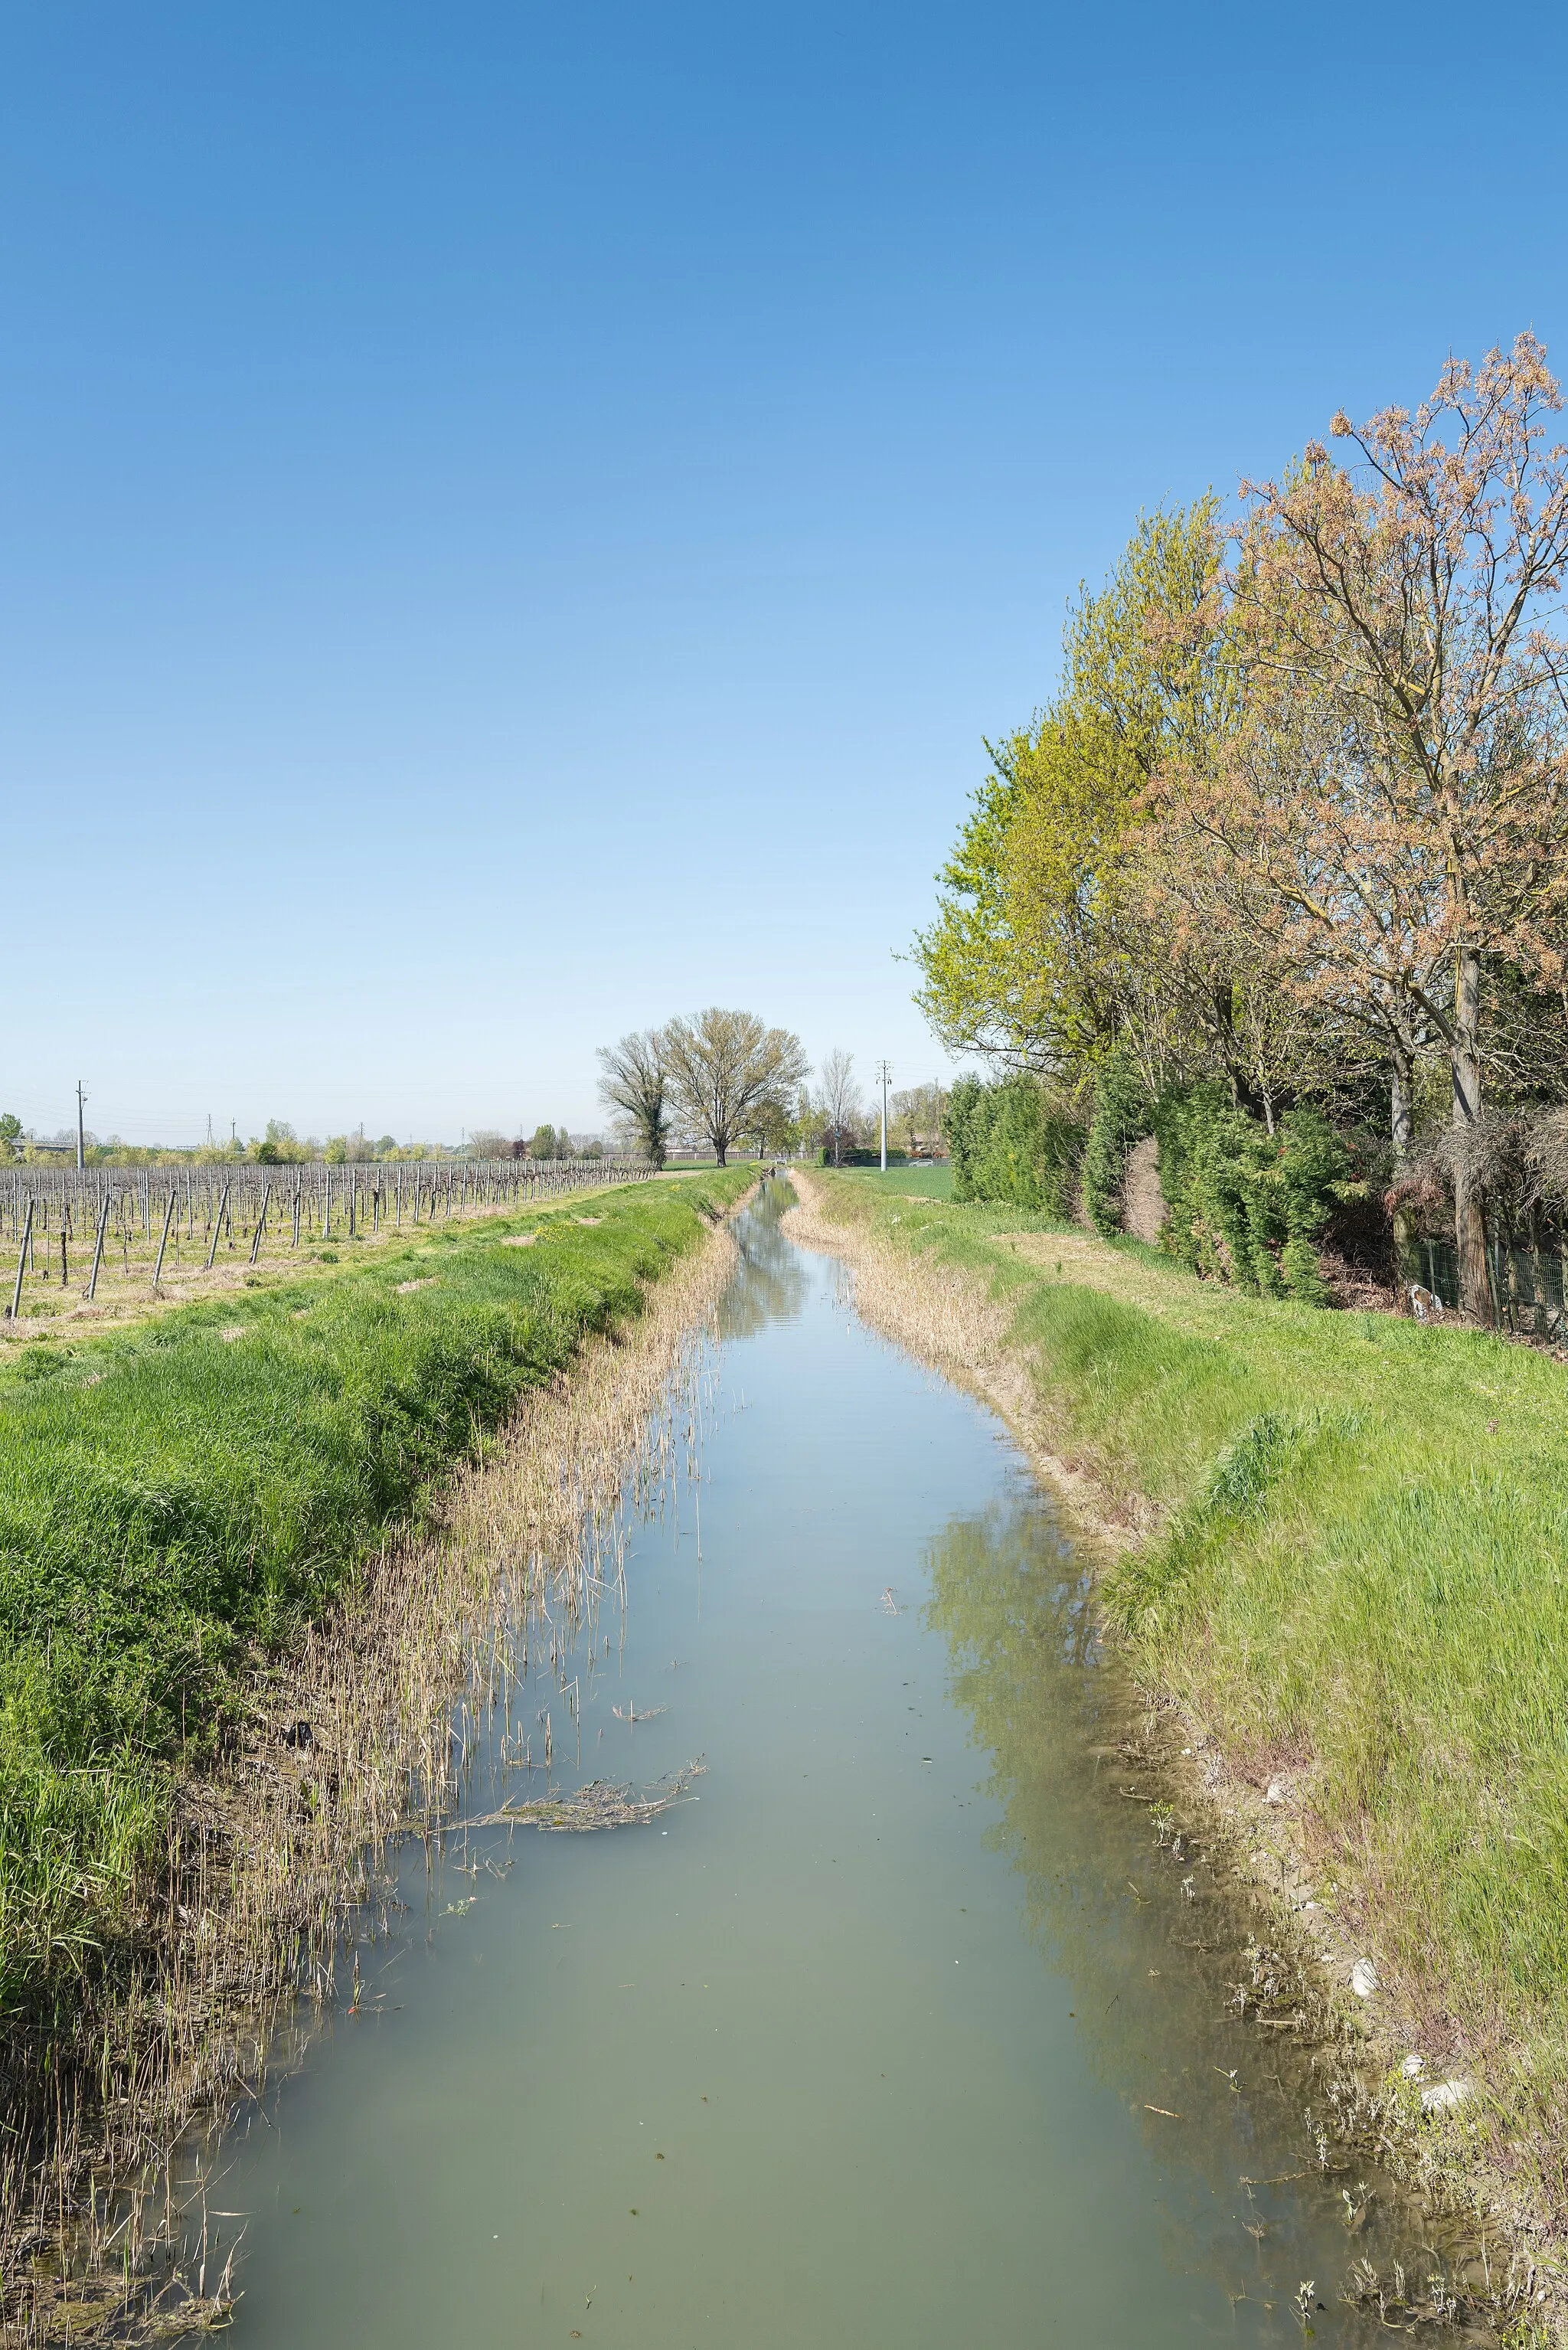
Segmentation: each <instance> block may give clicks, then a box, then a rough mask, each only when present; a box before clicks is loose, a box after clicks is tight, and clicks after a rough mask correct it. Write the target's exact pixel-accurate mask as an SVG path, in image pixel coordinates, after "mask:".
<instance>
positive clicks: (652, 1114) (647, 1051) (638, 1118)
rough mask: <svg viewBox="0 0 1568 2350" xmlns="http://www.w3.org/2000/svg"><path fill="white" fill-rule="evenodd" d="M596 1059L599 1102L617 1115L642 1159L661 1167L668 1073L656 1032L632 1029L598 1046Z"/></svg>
mask: <svg viewBox="0 0 1568 2350" xmlns="http://www.w3.org/2000/svg"><path fill="white" fill-rule="evenodd" d="M598 1058H599V1066H600V1067H601V1068H602V1069H603V1071H604V1075H603V1076H602V1077H600V1079H599V1097H600V1099H601V1100H602V1101H604V1102H605V1103H606V1104H607V1106H608V1107H610V1108H611V1109H614V1110H618V1111H619V1112H620V1115H621V1117H622V1118H624V1119H625V1120H626V1123H627V1124H628V1127H629V1128H630V1129H631V1132H632V1135H633V1138H634V1139H635V1140H636V1143H637V1147H638V1149H639V1150H640V1151H641V1153H642V1155H643V1157H644V1158H645V1159H648V1160H649V1162H650V1163H651V1164H652V1165H653V1166H655V1167H662V1166H663V1164H664V1159H665V1152H666V1150H667V1149H668V1147H669V1142H670V1114H669V1097H670V1073H669V1070H668V1069H667V1067H666V1066H665V1059H664V1040H663V1037H662V1036H661V1035H660V1033H659V1030H658V1029H657V1028H644V1029H642V1030H641V1031H640V1032H639V1031H638V1030H636V1029H634V1030H633V1031H632V1032H631V1034H630V1035H627V1036H623V1037H622V1038H621V1040H620V1043H619V1044H618V1045H600V1046H599V1052H598Z"/></svg>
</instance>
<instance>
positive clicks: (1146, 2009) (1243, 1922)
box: [927, 1478, 1442, 2339]
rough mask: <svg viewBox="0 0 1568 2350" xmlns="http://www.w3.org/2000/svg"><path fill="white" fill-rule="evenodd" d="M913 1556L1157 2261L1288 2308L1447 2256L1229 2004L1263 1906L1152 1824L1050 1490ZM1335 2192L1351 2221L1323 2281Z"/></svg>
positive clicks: (1126, 1698) (1270, 2025)
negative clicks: (1148, 2199)
mask: <svg viewBox="0 0 1568 2350" xmlns="http://www.w3.org/2000/svg"><path fill="white" fill-rule="evenodd" d="M929 1566H930V1576H931V1587H932V1596H931V1598H930V1601H929V1606H928V1608H927V1620H928V1622H929V1626H930V1627H931V1628H932V1629H933V1630H935V1631H938V1632H940V1634H941V1636H942V1638H944V1640H945V1641H946V1643H947V1647H948V1652H949V1656H950V1662H951V1669H952V1678H951V1684H950V1689H951V1695H952V1697H953V1699H954V1700H955V1701H956V1703H957V1704H958V1705H959V1706H960V1707H961V1708H962V1710H963V1711H964V1713H965V1714H966V1715H967V1716H968V1719H969V1723H970V1728H971V1741H972V1742H973V1743H974V1745H976V1746H977V1747H979V1748H981V1750H983V1751H984V1752H986V1754H987V1755H988V1757H989V1759H990V1762H991V1766H992V1767H991V1771H990V1775H989V1778H988V1780H987V1782H986V1792H987V1793H988V1794H989V1795H990V1796H991V1797H992V1800H993V1802H994V1803H995V1804H997V1805H998V1806H999V1810H1000V1817H999V1819H998V1820H997V1822H996V1824H995V1825H993V1827H992V1829H991V1830H990V1832H989V1833H990V1839H991V1841H992V1844H993V1846H994V1847H995V1848H996V1849H998V1850H1000V1851H1002V1852H1004V1853H1006V1854H1008V1855H1010V1856H1011V1857H1012V1865H1013V1867H1014V1868H1015V1870H1016V1871H1017V1873H1018V1875H1019V1877H1020V1878H1021V1879H1022V1882H1023V1898H1024V1910H1025V1915H1026V1917H1027V1919H1028V1923H1029V1927H1030V1929H1031V1932H1032V1933H1033V1936H1034V1937H1035V1938H1036V1939H1037V1942H1038V1943H1039V1945H1040V1946H1041V1947H1042V1949H1043V1950H1044V1953H1045V1954H1046V1956H1047V1958H1048V1960H1049V1963H1050V1964H1051V1965H1052V1966H1053V1968H1054V1969H1055V1970H1059V1971H1060V1972H1062V1973H1064V1974H1065V1975H1066V1976H1067V1977H1068V1978H1069V1980H1070V1981H1071V1982H1072V1984H1073V1987H1074V2002H1073V2004H1074V2014H1075V2022H1076V2023H1077V2027H1078V2031H1079V2033H1080V2034H1081V2036H1082V2038H1083V2040H1084V2042H1085V2043H1086V2046H1087V2050H1088V2053H1089V2056H1090V2059H1091V2062H1092V2064H1093V2066H1094V2069H1095V2072H1096V2074H1097V2076H1098V2077H1099V2079H1100V2080H1101V2081H1103V2082H1104V2083H1105V2084H1106V2085H1107V2086H1108V2087H1110V2088H1111V2089H1113V2090H1114V2091H1115V2093H1116V2095H1118V2096H1119V2097H1120V2098H1121V2099H1122V2100H1123V2101H1124V2102H1125V2104H1126V2105H1127V2108H1128V2110H1129V2111H1130V2113H1131V2114H1132V2115H1133V2116H1135V2117H1136V2119H1137V2122H1138V2124H1139V2126H1140V2129H1141V2135H1142V2137H1143V2139H1144V2142H1145V2144H1146V2147H1147V2149H1148V2152H1149V2154H1150V2156H1151V2158H1153V2159H1154V2161H1155V2162H1156V2163H1157V2164H1158V2167H1159V2169H1160V2171H1161V2173H1162V2175H1163V2194H1162V2201H1161V2208H1160V2209H1159V2210H1158V2222H1157V2223H1158V2227H1159V2230H1160V2231H1161V2237H1162V2249H1163V2251H1164V2252H1165V2256H1166V2258H1167V2259H1168V2262H1169V2263H1170V2265H1171V2268H1172V2270H1173V2271H1174V2272H1178V2273H1179V2272H1193V2271H1197V2272H1200V2273H1203V2274H1207V2275H1209V2276H1210V2277H1211V2278H1213V2279H1214V2280H1215V2281H1216V2282H1218V2283H1219V2284H1220V2287H1221V2288H1222V2290H1223V2291H1224V2293H1225V2294H1226V2295H1227V2297H1228V2298H1229V2299H1230V2301H1231V2303H1232V2304H1233V2305H1235V2306H1238V2307H1239V2306H1240V2304H1241V2303H1246V2302H1256V2301H1258V2300H1260V2299H1261V2300H1263V2301H1267V2302H1272V2303H1273V2304H1274V2305H1275V2307H1276V2308H1283V2307H1286V2306H1288V2304H1289V2303H1290V2301H1291V2297H1292V2295H1293V2293H1295V2291H1296V2289H1297V2287H1298V2285H1299V2283H1300V2282H1301V2280H1302V2278H1303V2275H1310V2274H1312V2273H1313V2271H1314V2268H1315V2269H1316V2272H1317V2274H1318V2277H1319V2280H1320V2292H1326V2294H1327V2298H1328V2299H1329V2300H1330V2301H1332V2300H1333V2299H1334V2294H1335V2293H1337V2290H1338V2286H1339V2282H1340V2277H1341V2275H1343V2273H1344V2272H1345V2271H1347V2270H1348V2269H1349V2267H1350V2265H1351V2263H1352V2262H1354V2261H1355V2259H1356V2258H1358V2257H1366V2258H1369V2259H1371V2260H1372V2261H1373V2262H1376V2264H1377V2265H1378V2266H1379V2268H1382V2267H1383V2266H1384V2264H1385V2262H1392V2260H1393V2259H1394V2258H1396V2257H1398V2256H1401V2255H1402V2256H1403V2258H1404V2259H1405V2261H1406V2262H1407V2264H1408V2263H1409V2262H1411V2260H1412V2256H1413V2254H1414V2256H1415V2258H1416V2259H1417V2262H1421V2263H1422V2265H1421V2267H1420V2269H1419V2271H1418V2272H1419V2273H1420V2274H1422V2275H1424V2274H1425V2273H1426V2272H1427V2270H1428V2269H1430V2268H1432V2267H1436V2266H1441V2265H1442V2262H1441V2260H1440V2257H1439V2254H1438V2251H1437V2250H1436V2249H1435V2248H1432V2247H1423V2246H1421V2245H1420V2244H1419V2242H1417V2243H1415V2244H1413V2243H1412V2216H1413V2215H1412V2214H1411V2212H1410V2210H1409V2209H1408V2206H1407V2205H1405V2204H1402V2203H1401V2202H1399V2201H1398V2200H1397V2198H1396V2196H1395V2194H1394V2192H1393V2191H1392V2189H1391V2186H1390V2182H1389V2181H1388V2180H1386V2178H1384V2177H1383V2176H1382V2175H1381V2174H1379V2173H1378V2171H1377V2170H1376V2168H1372V2167H1369V2166H1368V2164H1367V2163H1366V2161H1365V2159H1361V2158H1354V2157H1349V2156H1347V2155H1346V2153H1345V2150H1344V2149H1343V2147H1341V2146H1340V2145H1339V2144H1338V2143H1336V2142H1335V2141H1334V2137H1333V2135H1332V2131H1330V2133H1329V2143H1328V2144H1327V2145H1326V2147H1325V2145H1324V2142H1323V2138H1322V2135H1321V2133H1322V2132H1323V2130H1324V2125H1325V2123H1326V2122H1328V2121H1329V2120H1330V2119H1331V2114H1330V2109H1329V2106H1328V2103H1327V2091H1328V2073H1327V2067H1326V2065H1325V2064H1323V2063H1320V2062H1318V2061H1316V2060H1314V2055H1313V2054H1312V2052H1311V2051H1309V2050H1307V2049H1303V2047H1302V2045H1301V2044H1300V2042H1299V2040H1298V2039H1297V2037H1296V2035H1295V2033H1293V2032H1292V2031H1290V2030H1289V2029H1288V2028H1282V2022H1280V2021H1278V2020H1276V2019H1275V2018H1273V2017H1271V2016H1270V2015H1269V2014H1268V2013H1266V2012H1265V2013H1264V2014H1263V2016H1262V2020H1261V2021H1257V2022H1244V2021H1243V2020H1242V2017H1241V2012H1240V2010H1239V2006H1238V1999H1237V1991H1238V1986H1239V1985H1241V1984H1245V1985H1247V1987H1248V1989H1249V1991H1251V1988H1252V1981H1253V1975H1254V1968H1253V1965H1252V1963H1251V1961H1252V1959H1253V1957H1254V1955H1255V1951H1254V1950H1253V1948H1252V1947H1251V1945H1250V1941H1249V1936H1250V1932H1251V1929H1253V1928H1254V1927H1255V1928H1256V1929H1257V1930H1260V1931H1261V1930H1262V1919H1261V1918H1260V1917H1259V1916H1258V1914H1257V1913H1255V1912H1254V1913H1252V1914H1251V1916H1249V1913H1248V1909H1247V1908H1246V1907H1244V1906H1243V1905H1244V1903H1245V1902H1246V1900H1247V1897H1246V1896H1245V1894H1244V1893H1243V1892H1242V1890H1241V1888H1240V1887H1238V1886H1237V1884H1236V1882H1235V1880H1234V1877H1233V1875H1232V1874H1231V1871H1230V1869H1229V1867H1228V1866H1227V1864H1226V1861H1225V1858H1224V1856H1223V1854H1222V1853H1217V1854H1215V1855H1213V1856H1210V1853H1209V1852H1208V1851H1207V1850H1206V1849H1205V1847H1204V1845H1203V1844H1202V1842H1201V1841H1200V1842H1199V1845H1198V1846H1197V1848H1196V1849H1194V1848H1193V1847H1192V1846H1190V1845H1189V1843H1188V1842H1187V1841H1186V1839H1185V1838H1183V1837H1181V1836H1179V1835H1178V1833H1177V1831H1176V1829H1175V1827H1174V1825H1168V1827H1167V1829H1166V1833H1165V1835H1164V1837H1163V1839H1162V1837H1161V1835H1160V1816H1159V1814H1158V1812H1156V1811H1153V1810H1152V1809H1151V1800H1152V1796H1153V1794H1155V1793H1157V1790H1155V1789H1153V1788H1151V1783H1150V1781H1149V1777H1148V1773H1147V1769H1146V1768H1144V1767H1141V1766H1140V1763H1139V1760H1138V1756H1137V1751H1136V1742H1137V1734H1138V1729H1139V1716H1140V1712H1141V1707H1140V1704H1139V1701H1138V1700H1137V1693H1136V1692H1135V1691H1134V1690H1131V1689H1130V1688H1129V1687H1128V1686H1127V1683H1126V1681H1125V1680H1124V1679H1123V1678H1122V1676H1121V1675H1120V1674H1119V1672H1116V1671H1114V1670H1099V1669H1095V1668H1096V1658H1097V1645H1096V1630H1095V1617H1094V1607H1093V1601H1092V1596H1091V1592H1090V1588H1089V1585H1088V1582H1087V1579H1086V1577H1085V1574H1084V1572H1083V1569H1082V1567H1081V1565H1079V1564H1078V1563H1077V1562H1076V1561H1075V1556H1074V1554H1073V1552H1072V1550H1071V1548H1070V1546H1069V1545H1068V1544H1066V1543H1065V1542H1064V1539H1063V1537H1062V1534H1061V1531H1060V1527H1059V1524H1058V1523H1057V1521H1056V1518H1055V1516H1054V1512H1053V1509H1052V1507H1051V1504H1050V1503H1049V1501H1048V1500H1047V1499H1046V1497H1045V1496H1044V1495H1043V1494H1042V1493H1041V1492H1039V1491H1038V1490H1037V1489H1036V1488H1035V1487H1034V1486H1033V1484H1032V1483H1030V1482H1026V1481H1024V1480H1023V1479H1022V1478H1020V1479H1018V1480H1017V1481H1016V1482H1014V1483H1013V1484H1012V1487H1011V1489H1010V1490H1009V1491H1008V1492H1006V1493H1005V1494H1004V1495H1003V1496H1002V1498H1001V1499H999V1500H998V1501H997V1502H996V1503H993V1504H992V1506H991V1507H990V1508H989V1509H987V1510H985V1511H984V1512H983V1513H980V1514H978V1515H974V1516H966V1517H961V1518H955V1519H954V1520H953V1521H952V1523H950V1525H949V1526H948V1527H947V1528H946V1530H945V1532H944V1533H943V1534H942V1535H941V1536H940V1539H939V1540H938V1541H937V1542H936V1543H935V1544H932V1546H931V1548H930V1552H929ZM1129 1742H1133V1751H1132V1752H1129ZM1249 2004H1250V2005H1251V2002H1249ZM1253 2012H1254V2013H1256V2012H1257V2011H1256V2008H1255V2007H1254V2008H1253ZM1283 2012H1285V2011H1284V2010H1282V2009H1281V2010H1279V2011H1277V2015H1278V2016H1280V2017H1282V2014H1283ZM1330 2212H1331V2213H1332V2214H1333V2215H1334V2219H1335V2220H1337V2221H1338V2222H1339V2223H1340V2225H1341V2226H1342V2228H1343V2231H1344V2251H1343V2258H1342V2259H1341V2260H1340V2261H1339V2262H1338V2263H1337V2265H1338V2269H1339V2272H1340V2274H1339V2275H1336V2276H1335V2277H1334V2279H1333V2280H1332V2282H1331V2280H1330V2279H1329V2278H1328V2277H1327V2276H1325V2275H1324V2262H1323V2253H1324V2236H1323V2228H1324V2217H1325V2213H1330ZM1150 2218H1151V2220H1153V2219H1155V2218H1156V2215H1155V2214H1153V2213H1151V2214H1150ZM1336 2322H1337V2323H1338V2324H1349V2326H1350V2327H1351V2329H1352V2330H1351V2332H1350V2334H1348V2335H1346V2334H1339V2335H1338V2336H1337V2338H1341V2339H1345V2338H1352V2339H1353V2338H1355V2328H1356V2326H1357V2324H1358V2322H1359V2321H1357V2320H1355V2319H1351V2318H1349V2316H1348V2313H1347V2312H1345V2311H1343V2310H1342V2311H1339V2312H1338V2313H1337V2321H1336ZM1323 2323H1324V2321H1323V2320H1322V2319H1321V2318H1320V2319H1319V2324H1320V2326H1321V2325H1322V2324H1323Z"/></svg>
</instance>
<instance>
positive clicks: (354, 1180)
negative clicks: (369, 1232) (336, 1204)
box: [348, 1168, 359, 1240]
mask: <svg viewBox="0 0 1568 2350" xmlns="http://www.w3.org/2000/svg"><path fill="white" fill-rule="evenodd" d="M358 1201H359V1177H358V1170H356V1169H353V1168H351V1169H350V1170H349V1173H348V1237H349V1239H350V1240H352V1239H353V1238H354V1211H355V1209H356V1207H357V1206H358Z"/></svg>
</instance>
